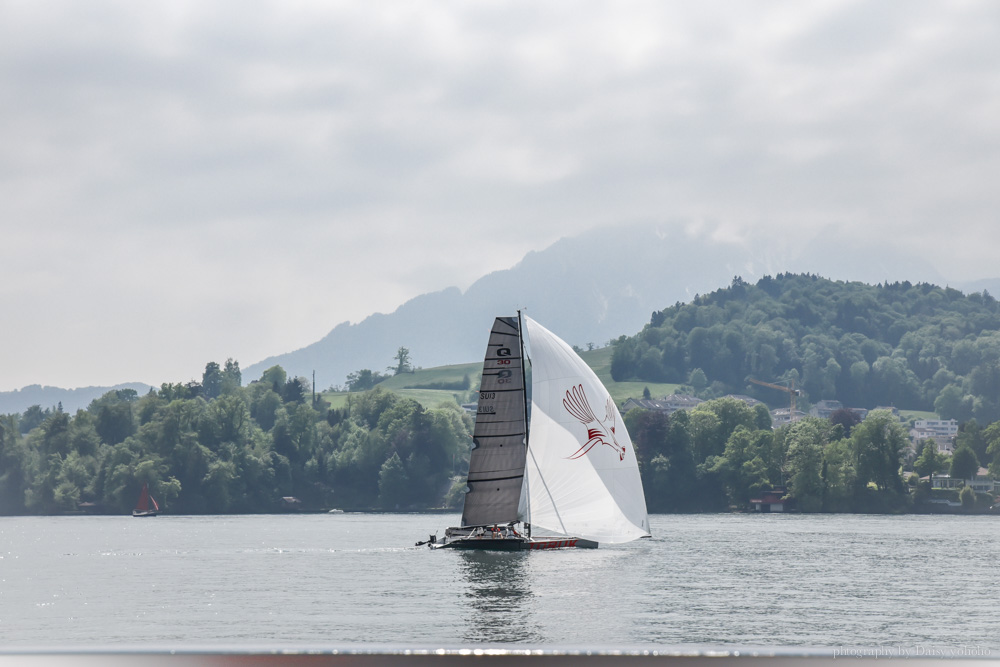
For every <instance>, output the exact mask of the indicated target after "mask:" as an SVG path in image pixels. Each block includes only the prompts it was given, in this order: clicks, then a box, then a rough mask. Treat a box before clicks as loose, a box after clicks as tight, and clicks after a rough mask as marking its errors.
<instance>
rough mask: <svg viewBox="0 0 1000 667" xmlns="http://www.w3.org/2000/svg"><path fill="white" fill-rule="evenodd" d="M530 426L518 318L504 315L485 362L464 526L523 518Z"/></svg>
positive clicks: (492, 335) (498, 321) (496, 323)
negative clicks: (521, 504)
mask: <svg viewBox="0 0 1000 667" xmlns="http://www.w3.org/2000/svg"><path fill="white" fill-rule="evenodd" d="M526 427H527V423H526V420H525V400H524V372H523V367H522V349H521V332H520V326H519V322H518V318H516V317H498V318H497V319H496V321H494V323H493V329H492V330H491V331H490V342H489V345H488V346H487V348H486V358H485V360H484V361H483V380H482V384H481V385H480V388H479V409H478V411H477V413H476V428H475V432H474V434H473V439H472V456H471V458H470V461H469V480H468V487H469V491H468V493H466V495H465V509H464V511H463V512H462V525H463V526H489V525H493V524H505V523H510V522H511V521H517V520H518V517H517V508H518V503H519V502H520V500H521V485H522V483H523V481H524V463H525V452H526V447H527V445H526V440H525V433H526Z"/></svg>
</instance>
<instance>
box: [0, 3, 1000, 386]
mask: <svg viewBox="0 0 1000 667" xmlns="http://www.w3.org/2000/svg"><path fill="white" fill-rule="evenodd" d="M0 147H2V148H0V232H2V234H0V327H2V328H0V390H10V389H14V388H18V387H22V386H24V385H27V384H36V383H37V384H46V385H57V386H63V387H76V386H84V385H101V384H114V383H117V382H125V381H144V382H149V383H151V384H159V383H160V382H164V381H186V380H190V379H192V378H200V375H201V371H202V370H203V369H204V365H205V362H207V361H210V360H216V361H219V362H220V363H221V362H223V361H225V359H226V358H227V357H235V358H236V359H238V360H239V361H240V362H241V363H242V365H244V366H247V365H249V364H250V363H253V362H256V361H259V360H260V359H262V358H264V357H266V356H268V355H271V354H278V353H281V352H287V351H291V350H293V349H296V348H299V347H302V346H304V345H307V344H309V343H312V342H314V341H316V340H318V339H319V338H321V337H322V336H323V335H325V334H326V333H327V332H328V331H329V330H330V329H331V328H332V327H334V326H335V325H336V324H338V323H339V322H342V321H344V320H351V321H359V320H361V319H363V318H364V317H365V316H367V315H369V314H371V313H373V312H377V311H381V312H389V311H392V310H393V309H395V308H396V307H397V306H398V305H400V304H401V303H403V302H404V301H405V300H407V299H408V298H410V297H413V296H416V295H417V294H420V293H423V292H427V291H431V290H437V289H441V288H444V287H447V286H451V285H457V286H459V287H462V288H465V287H467V286H468V285H469V284H471V282H473V281H474V280H475V279H476V278H478V277H480V276H481V275H483V274H485V273H488V272H489V271H493V270H497V269H502V268H507V267H510V266H511V265H513V264H515V263H516V262H517V261H518V260H519V259H520V258H521V257H522V256H523V255H524V254H525V253H526V252H528V251H529V250H533V249H535V250H537V249H542V248H544V247H546V246H547V245H549V244H551V243H552V242H554V241H555V240H557V239H558V238H560V237H562V236H568V235H573V234H576V233H578V232H580V231H582V230H585V229H589V228H592V227H595V226H601V225H613V224H621V223H625V222H629V223H632V222H637V221H638V222H642V221H648V222H649V223H651V224H659V225H673V226H678V227H682V228H684V229H685V230H687V232H688V233H692V234H701V235H705V236H708V237H712V238H718V239H721V240H726V241H730V242H738V241H740V240H746V239H749V238H752V237H755V236H757V237H759V236H761V235H764V236H769V237H773V238H774V239H775V240H776V242H780V243H785V244H790V245H792V246H795V245H798V244H802V245H804V244H805V243H807V242H809V241H812V240H814V239H815V238H816V237H817V236H818V235H820V234H825V233H831V232H832V233H837V234H839V235H841V236H842V237H844V236H851V237H856V238H857V239H858V241H859V242H864V243H883V244H884V243H895V244H898V245H900V246H902V247H904V248H906V249H907V250H909V251H912V252H914V253H917V254H919V255H920V256H922V257H925V258H927V259H929V260H931V262H932V263H933V264H934V266H935V267H936V268H937V269H938V270H939V271H941V273H942V274H943V275H945V276H947V277H948V278H949V279H952V280H969V279H977V278H986V277H997V276H1000V266H998V263H997V256H998V255H1000V252H998V251H1000V224H998V223H1000V3H997V2H994V1H992V0H984V1H981V2H980V1H974V0H973V1H955V2H948V1H935V2H919V1H913V0H905V1H903V0H900V1H897V2H889V1H887V2H877V3H871V2H846V1H845V2H841V1H830V2H805V3H804V2H799V1H797V0H796V1H789V2H749V1H743V0H739V1H733V2H712V1H708V2H664V1H663V0H655V1H652V2H639V1H637V2H579V1H575V0H574V1H572V2H570V1H567V2H536V1H531V2H513V1H512V2H445V1H433V2H431V1H428V2H414V1H412V0H406V1H404V2H392V1H380V2H377V3H370V2H360V1H357V2H327V1H324V2H289V1H285V0H282V1H281V2H273V3H270V2H245V1H241V2H210V3H204V2H190V3H188V2H178V1H171V2H158V1H155V0H146V1H143V2H136V1H135V0H127V1H123V2H102V1H100V0H93V1H88V2H76V1H71V2H65V3H60V2H48V1H44V0H43V1H42V2H37V1H34V0H31V1H26V2H11V1H9V0H0Z"/></svg>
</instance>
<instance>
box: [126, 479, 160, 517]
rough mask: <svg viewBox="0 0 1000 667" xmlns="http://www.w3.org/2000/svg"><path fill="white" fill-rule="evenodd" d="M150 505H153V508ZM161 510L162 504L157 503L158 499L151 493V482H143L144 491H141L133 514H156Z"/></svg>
mask: <svg viewBox="0 0 1000 667" xmlns="http://www.w3.org/2000/svg"><path fill="white" fill-rule="evenodd" d="M150 505H152V509H150ZM159 511H160V506H159V505H157V504H156V499H155V498H153V496H151V495H149V484H146V483H143V485H142V491H140V492H139V500H137V501H136V503H135V509H133V510H132V516H134V517H142V516H156V513H157V512H159Z"/></svg>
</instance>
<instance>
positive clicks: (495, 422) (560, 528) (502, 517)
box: [417, 311, 650, 551]
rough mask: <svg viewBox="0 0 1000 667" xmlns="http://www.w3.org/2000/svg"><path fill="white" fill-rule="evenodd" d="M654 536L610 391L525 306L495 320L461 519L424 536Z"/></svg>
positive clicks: (505, 545)
mask: <svg viewBox="0 0 1000 667" xmlns="http://www.w3.org/2000/svg"><path fill="white" fill-rule="evenodd" d="M525 360H527V362H528V363H527V364H526V363H524V362H525ZM529 366H530V381H529V380H528V374H529V368H528V367H529ZM649 536H650V532H649V518H648V516H647V513H646V499H645V497H644V495H643V491H642V480H641V479H640V478H639V467H638V464H637V462H636V457H635V450H634V448H633V447H632V442H631V440H630V439H629V435H628V431H626V429H625V424H624V423H623V422H622V418H621V414H620V413H619V412H618V408H617V407H616V406H615V403H614V401H613V400H612V398H611V396H610V395H609V394H608V391H607V389H606V388H605V387H604V385H603V384H602V383H601V381H600V380H599V379H598V377H597V375H595V374H594V372H593V371H592V370H591V369H590V367H589V366H587V364H586V363H585V362H584V361H583V359H581V358H580V357H579V356H578V355H577V354H576V353H575V352H574V351H573V349H572V348H571V347H570V346H569V345H567V344H566V342H565V341H563V340H562V339H560V338H559V337H558V336H556V335H555V334H553V333H552V332H551V331H549V330H548V329H546V328H545V327H543V326H542V325H541V324H539V323H538V322H536V321H534V320H533V319H531V318H529V317H527V316H525V315H522V313H521V312H520V311H518V313H517V317H498V318H496V320H495V321H494V323H493V328H492V330H491V332H490V338H489V344H488V345H487V348H486V356H485V359H484V360H483V379H482V384H481V386H480V389H479V404H478V410H477V413H476V426H475V431H474V434H473V449H472V455H471V458H470V462H469V476H468V481H467V483H466V494H465V506H464V508H463V511H462V525H461V526H456V527H452V528H448V529H447V530H446V531H445V536H444V538H443V539H441V540H439V539H438V538H437V536H436V535H432V536H430V538H429V539H428V540H427V541H425V542H418V543H417V544H418V545H420V544H428V545H429V546H431V547H432V548H437V549H441V548H451V549H488V550H503V551H520V550H536V549H554V548H561V547H578V548H596V547H597V546H598V545H599V544H602V543H604V544H617V543H623V542H630V541H632V540H635V539H638V538H641V537H649Z"/></svg>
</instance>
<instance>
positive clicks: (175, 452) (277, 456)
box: [0, 360, 472, 514]
mask: <svg viewBox="0 0 1000 667" xmlns="http://www.w3.org/2000/svg"><path fill="white" fill-rule="evenodd" d="M471 433H472V420H471V419H470V417H468V416H467V415H466V414H465V413H464V412H463V411H462V410H461V408H460V407H459V406H458V405H457V404H453V403H452V404H449V403H445V404H442V405H441V406H440V407H438V408H435V409H431V410H428V409H425V408H423V407H422V406H421V405H420V404H419V403H417V402H416V401H413V400H409V399H404V398H400V397H399V396H398V395H396V394H393V393H390V392H387V391H384V390H381V389H379V388H376V389H375V390H373V391H369V392H364V393H357V394H352V395H351V396H349V398H348V400H347V403H346V405H345V406H344V407H343V408H339V409H331V408H330V407H329V404H326V403H324V402H323V401H321V400H317V401H316V402H313V401H312V400H311V397H310V392H309V391H308V387H307V385H306V382H305V380H304V379H302V378H289V377H287V375H286V373H285V371H284V370H283V369H282V368H281V367H280V366H275V367H272V368H270V369H268V370H267V371H265V372H264V373H263V374H262V376H261V378H260V379H259V380H257V381H255V382H251V383H250V384H249V385H247V386H246V387H244V386H242V378H241V373H240V369H239V364H238V363H237V362H235V361H233V360H228V361H227V362H226V363H225V364H224V365H222V366H220V365H219V364H217V363H215V362H211V363H209V364H207V365H206V367H205V372H204V374H203V376H202V381H201V382H190V383H186V384H180V383H177V384H171V383H165V384H163V385H161V386H160V388H159V389H156V390H151V391H150V392H149V393H148V394H147V395H145V396H138V395H137V394H136V392H135V391H134V390H119V391H112V392H108V393H107V394H105V395H104V396H102V397H100V398H99V399H97V400H95V401H93V402H92V403H91V404H90V405H89V406H88V407H87V408H86V409H85V410H79V411H77V412H76V414H75V415H70V414H68V413H66V412H63V411H62V410H61V409H60V408H58V407H57V408H55V409H45V410H43V409H42V408H41V407H40V406H33V407H32V408H29V409H28V410H27V411H25V412H24V413H23V414H20V415H16V414H14V415H3V416H0V514H54V513H62V512H72V511H77V510H78V509H79V508H80V507H81V505H83V506H90V507H93V508H95V510H96V511H103V512H111V513H124V512H127V511H128V510H129V509H130V508H131V507H132V506H133V505H134V503H135V500H136V498H137V496H138V493H139V490H140V488H141V487H142V485H143V484H144V483H148V484H149V486H150V489H151V491H152V493H153V495H154V497H156V498H157V499H158V500H159V501H160V504H161V505H163V506H164V507H166V508H167V510H168V511H169V512H170V513H174V514H187V513H226V512H237V513H243V512H270V511H275V510H280V509H282V507H283V504H282V498H284V497H295V498H297V499H298V500H300V501H301V506H302V507H305V508H317V509H318V508H332V507H341V508H366V509H367V508H379V507H381V508H386V509H395V508H398V507H410V506H414V507H421V508H424V507H435V506H440V505H441V503H442V502H444V499H445V497H446V496H447V495H448V493H449V492H452V491H453V489H452V487H453V486H456V481H455V480H453V477H455V476H456V475H458V474H460V473H464V472H465V470H466V469H467V465H468V464H467V457H468V451H469V444H470V442H471ZM457 487H458V488H459V489H461V488H462V487H463V485H462V484H457ZM450 497H451V498H452V501H453V502H454V492H453V493H452V496H450Z"/></svg>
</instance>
